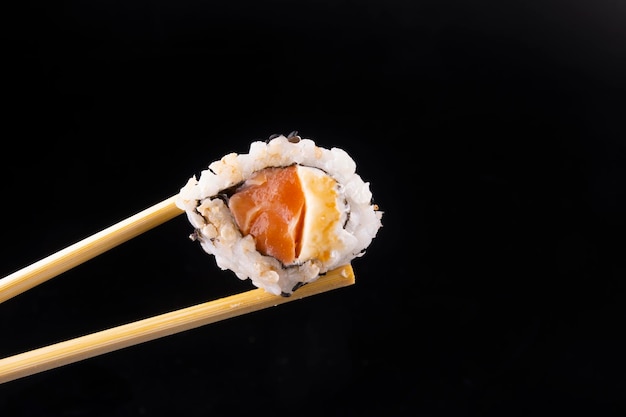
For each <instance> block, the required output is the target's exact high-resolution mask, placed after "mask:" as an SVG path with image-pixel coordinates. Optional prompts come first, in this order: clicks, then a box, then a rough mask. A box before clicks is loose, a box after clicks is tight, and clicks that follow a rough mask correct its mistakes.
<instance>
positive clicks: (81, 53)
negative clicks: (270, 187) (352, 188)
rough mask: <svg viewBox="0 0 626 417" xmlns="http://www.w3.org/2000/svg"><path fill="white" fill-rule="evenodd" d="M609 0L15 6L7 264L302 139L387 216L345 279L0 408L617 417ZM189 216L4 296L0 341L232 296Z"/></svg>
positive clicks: (238, 284)
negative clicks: (351, 163) (353, 166)
mask: <svg viewBox="0 0 626 417" xmlns="http://www.w3.org/2000/svg"><path fill="white" fill-rule="evenodd" d="M625 19H626V7H625V6H624V5H623V4H621V3H620V2H609V1H596V2H580V1H557V0H549V1H541V2H540V1H537V2H526V1H512V2H499V1H485V0H481V1H477V2H476V1H475V2H463V1H457V0H448V1H430V0H429V1H413V2H406V1H380V0H379V1H362V2H349V1H335V2H315V1H301V2H289V1H266V2H244V1H230V2H201V1H188V0H183V1H177V2H173V1H170V2H168V1H164V0H156V1H134V0H133V1H125V2H122V1H117V2H115V1H102V0H98V1H89V2H77V1H74V2H72V1H68V2H62V3H59V2H41V1H35V0H33V1H25V2H19V3H17V4H15V5H12V6H5V12H3V16H2V21H3V22H2V26H1V27H2V29H0V30H1V31H2V41H3V44H2V62H3V64H2V67H3V70H4V76H3V88H2V99H3V102H4V110H3V112H2V132H3V134H2V135H3V137H4V144H5V146H4V147H3V151H2V155H3V156H4V160H5V163H4V164H2V166H1V168H0V175H1V178H2V187H3V193H2V194H3V205H2V206H3V207H2V210H3V211H2V213H3V217H2V224H3V225H4V227H3V231H2V233H3V238H4V245H3V251H2V257H1V262H0V273H1V275H2V276H5V275H8V274H9V273H11V272H14V271H15V270H18V269H19V268H21V267H24V266H26V265H28V264H30V263H32V262H34V261H36V260H38V259H40V258H42V257H44V256H46V255H48V254H50V253H53V252H55V251H57V250H60V249H62V248H63V247H65V246H67V245H69V244H71V243H74V242H76V241H78V240H80V239H82V238H84V237H87V236H89V235H91V234H93V233H95V232H97V231H99V230H101V229H103V228H105V227H107V226H109V225H111V224H114V223H116V222H117V221H120V220H122V219H124V218H126V217H128V216H130V215H132V214H134V213H136V212H138V211H140V210H142V209H144V208H146V207H149V206H151V205H153V204H155V203H157V202H159V201H161V200H163V199H165V198H167V197H169V196H170V195H173V194H175V193H176V192H177V191H178V190H179V188H180V187H181V186H182V185H184V183H185V182H186V180H187V179H188V178H189V177H191V176H192V175H194V174H197V173H198V172H199V171H201V170H202V169H205V168H206V167H207V166H208V164H209V163H210V162H211V161H213V160H216V159H219V158H221V156H223V155H224V154H226V153H229V152H240V153H245V152H247V150H248V146H249V144H250V142H251V141H253V140H264V139H266V138H267V137H268V136H270V135H271V134H274V133H284V134H287V133H289V132H291V131H293V130H297V131H298V132H299V133H300V135H302V136H303V137H307V138H311V139H313V140H315V141H316V142H317V143H318V145H320V146H324V147H332V146H338V147H341V148H343V149H344V150H346V151H347V152H348V153H349V154H350V155H352V156H353V158H354V159H355V160H356V161H357V171H358V172H359V173H360V174H361V176H362V177H363V179H364V180H365V181H368V182H370V184H371V189H372V191H373V193H374V200H375V202H376V203H377V204H378V205H379V206H380V207H381V209H382V210H383V211H384V217H383V228H382V229H381V230H380V232H379V234H378V236H377V237H376V239H375V240H374V242H373V243H372V245H371V246H370V247H369V248H368V251H367V253H366V255H365V256H364V257H363V258H359V259H357V260H355V261H354V262H353V267H354V270H355V274H356V278H357V282H356V284H355V285H354V286H351V287H348V288H343V289H339V290H336V291H332V292H328V293H324V294H320V295H317V296H315V297H312V298H307V299H304V300H299V301H297V302H293V303H288V304H285V305H282V306H278V307H276V308H271V309H267V310H263V311H260V312H256V313H252V314H249V315H245V316H241V317H238V318H233V319H229V320H226V321H223V322H219V323H215V324H212V325H208V326H205V327H201V328H198V329H194V330H190V331H187V332H183V333H179V334H176V335H173V336H168V337H165V338H161V339H157V340H154V341H151V342H146V343H144V344H141V345H136V346H133V347H129V348H126V349H122V350H119V351H115V352H112V353H109V354H106V355H101V356H98V357H95V358H92V359H88V360H85V361H81V362H78V363H75V364H71V365H67V366H64V367H61V368H57V369H53V370H50V371H47V372H43V373H39V374H36V375H33V376H29V377H25V378H21V379H19V380H15V381H12V382H8V383H5V384H3V385H1V386H0V415H1V416H3V417H14V416H171V415H182V416H239V415H267V416H283V415H285V416H286V415H290V416H293V415H296V416H319V415H326V416H347V415H355V416H356V415H358V416H383V415H384V416H552V415H561V414H562V415H570V416H571V415H593V416H620V415H626V359H624V357H625V352H626V336H625V335H626V297H625V296H626V262H625V260H624V259H625V257H624V254H625V249H626V247H625V246H626V243H625V242H624V232H625V231H626V224H625V221H624V218H625V212H626V183H625V181H626V165H624V164H625V163H626V136H625V135H624V133H625V129H624V127H623V126H624V123H625V121H626V118H625V116H626V113H625V111H626V106H625V102H624V99H625V98H626V95H625V93H626V90H625V88H626V81H625V80H626V77H625V76H624V74H626V25H624V22H625V21H626V20H625ZM190 232H191V227H190V225H189V224H188V223H187V220H186V218H185V217H184V216H179V217H177V218H176V219H174V220H172V221H170V222H167V223H166V224H163V225H161V226H159V227H157V228H155V229H153V230H151V231H149V232H147V233H145V234H143V235H141V236H139V237H137V238H135V239H133V240H131V241H129V242H126V243H124V244H122V245H121V246H119V247H117V248H115V249H112V250H110V251H108V252H107V253H105V254H103V255H101V256H99V257H97V258H94V259H92V260H90V261H88V262H87V263H85V264H82V265H80V266H78V267H76V268H74V269H72V270H71V271H68V272H67V273H64V274H62V275H60V276H58V277H56V278H54V279H52V280H50V281H48V282H46V283H44V284H41V285H39V286H37V287H36V288H33V289H31V290H29V291H27V292H25V293H23V294H21V295H19V296H17V297H15V298H12V299H10V300H8V301H6V302H4V303H3V304H1V305H0V356H3V357H4V356H10V355H13V354H17V353H19V352H22V351H26V350H30V349H33V348H36V347H40V346H44V345H47V344H51V343H54V342H57V341H61V340H65V339H69V338H73V337H77V336H80V335H83V334H86V333H90V332H94V331H97V330H101V329H104V328H107V327H112V326H116V325H119V324H123V323H126V322H130V321H134V320H138V319H141V318H145V317H149V316H152V315H155V314H160V313H164V312H167V311H171V310H175V309H178V308H182V307H186V306H189V305H193V304H196V303H200V302H204V301H208V300H212V299H216V298H219V297H222V296H225V295H229V294H233V293H237V292H241V291H245V290H247V289H250V288H251V286H250V284H249V282H245V281H244V282H242V281H239V280H238V279H237V278H236V277H234V275H232V274H231V273H230V272H229V271H221V270H219V269H218V268H217V267H216V266H215V263H214V260H213V259H212V258H211V257H210V256H208V255H206V254H205V253H204V252H202V250H201V249H200V247H199V246H198V245H196V244H195V243H194V242H191V241H190V240H189V239H188V235H189V233H190Z"/></svg>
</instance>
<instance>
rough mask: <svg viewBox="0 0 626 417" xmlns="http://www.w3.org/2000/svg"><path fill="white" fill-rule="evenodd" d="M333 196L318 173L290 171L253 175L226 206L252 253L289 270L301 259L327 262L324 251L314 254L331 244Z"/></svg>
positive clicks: (335, 214) (331, 185)
mask: <svg viewBox="0 0 626 417" xmlns="http://www.w3.org/2000/svg"><path fill="white" fill-rule="evenodd" d="M336 196H337V191H336V182H335V181H334V180H333V179H332V178H330V177H329V176H328V175H326V174H325V173H323V171H321V170H318V169H316V168H309V167H301V166H298V165H291V166H289V167H281V168H274V167H273V168H265V169H263V170H261V171H258V172H257V173H255V174H254V175H253V176H252V177H250V178H249V179H248V180H246V182H245V183H244V184H243V185H242V186H241V187H240V188H239V189H237V190H236V192H235V193H234V194H233V195H232V196H231V197H230V199H229V203H228V205H229V208H230V211H231V213H232V214H233V216H234V218H235V222H236V223H237V226H238V227H239V229H240V230H241V233H242V234H243V235H244V236H245V235H252V237H253V238H254V240H255V242H256V249H257V250H258V251H259V252H261V253H262V254H264V255H269V256H273V257H274V258H276V259H278V260H279V261H281V262H282V263H283V264H285V265H288V264H292V263H294V261H297V260H298V259H299V257H300V256H301V255H306V256H307V257H318V258H328V256H329V255H330V254H329V253H328V249H326V250H324V251H317V250H316V248H318V247H321V246H322V245H321V244H322V243H323V242H322V241H325V242H326V243H328V242H329V241H332V240H333V239H332V237H331V236H330V235H332V232H333V231H334V227H335V225H336V224H337V222H339V217H340V214H339V211H338V210H337V207H336ZM307 207H308V208H307ZM307 211H309V213H307ZM307 215H310V216H313V217H314V218H310V219H306V216H307ZM321 260H324V259H321Z"/></svg>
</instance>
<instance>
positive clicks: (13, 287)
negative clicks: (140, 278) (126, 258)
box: [0, 195, 184, 303]
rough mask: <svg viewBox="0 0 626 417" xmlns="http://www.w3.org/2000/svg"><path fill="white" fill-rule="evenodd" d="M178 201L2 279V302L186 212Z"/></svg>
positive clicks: (169, 201)
mask: <svg viewBox="0 0 626 417" xmlns="http://www.w3.org/2000/svg"><path fill="white" fill-rule="evenodd" d="M175 199H176V196H175V195H174V196H172V197H170V198H168V199H166V200H163V201H162V202H160V203H157V204H155V205H153V206H152V207H149V208H147V209H145V210H143V211H141V212H139V213H137V214H135V215H134V216H131V217H128V218H127V219H125V220H122V221H121V222H119V223H116V224H114V225H113V226H110V227H108V228H106V229H104V230H102V231H101V232H98V233H96V234H94V235H91V236H89V237H87V238H85V239H83V240H81V241H79V242H77V243H75V244H73V245H71V246H68V247H67V248H65V249H62V250H60V251H58V252H55V253H54V254H52V255H50V256H48V257H46V258H43V259H41V260H40V261H37V262H35V263H33V264H31V265H29V266H27V267H25V268H23V269H20V270H19V271H16V272H14V273H12V274H10V275H7V276H6V277H4V278H2V279H0V303H2V302H4V301H6V300H8V299H10V298H12V297H15V296H16V295H18V294H21V293H23V292H24V291H27V290H29V289H31V288H33V287H35V286H37V285H39V284H41V283H43V282H45V281H47V280H49V279H50V278H53V277H55V276H57V275H59V274H61V273H63V272H65V271H67V270H69V269H71V268H74V267H75V266H77V265H80V264H81V263H83V262H85V261H87V260H89V259H91V258H94V257H96V256H98V255H100V254H102V253H104V252H106V251H108V250H109V249H112V248H113V247H115V246H117V245H119V244H120V243H123V242H126V241H127V240H130V239H132V238H133V237H136V236H138V235H140V234H142V233H144V232H146V231H148V230H150V229H152V228H154V227H156V226H158V225H160V224H162V223H165V222H166V221H168V220H171V219H173V218H174V217H176V216H178V215H179V214H182V213H184V212H183V211H182V210H181V209H179V208H178V207H177V206H176V204H175Z"/></svg>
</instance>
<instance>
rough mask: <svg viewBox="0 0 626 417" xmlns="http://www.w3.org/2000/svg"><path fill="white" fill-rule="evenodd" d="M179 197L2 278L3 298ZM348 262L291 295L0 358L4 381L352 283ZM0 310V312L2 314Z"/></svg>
mask: <svg viewBox="0 0 626 417" xmlns="http://www.w3.org/2000/svg"><path fill="white" fill-rule="evenodd" d="M175 199H176V196H172V197H170V198H168V199H166V200H163V201H162V202H160V203H158V204H155V205H154V206H152V207H149V208H147V209H145V210H143V211H141V212H139V213H137V214H135V215H134V216H131V217H128V218H127V219H125V220H122V221H121V222H119V223H116V224H114V225H113V226H110V227H108V228H106V229H104V230H102V231H100V232H98V233H96V234H94V235H91V236H89V237H87V238H85V239H83V240H81V241H79V242H77V243H75V244H73V245H70V246H68V247H67V248H65V249H63V250H60V251H58V252H56V253H54V254H52V255H50V256H48V257H46V258H43V259H41V260H40V261H37V262H35V263H33V264H31V265H29V266H27V267H25V268H23V269H21V270H18V271H16V272H14V273H12V274H10V275H8V276H6V277H4V278H2V279H0V303H2V302H4V301H6V300H8V299H10V298H13V297H15V296H17V295H19V294H21V293H23V292H25V291H27V290H29V289H31V288H33V287H35V286H37V285H39V284H41V283H43V282H45V281H47V280H49V279H51V278H53V277H55V276H57V275H59V274H61V273H63V272H65V271H68V270H69V269H71V268H74V267H75V266H77V265H79V264H81V263H83V262H85V261H87V260H89V259H92V258H94V257H96V256H98V255H100V254H102V253H104V252H106V251H108V250H110V249H112V248H113V247H115V246H117V245H119V244H121V243H123V242H126V241H127V240H130V239H132V238H134V237H136V236H138V235H140V234H142V233H144V232H146V231H148V230H150V229H152V228H154V227H156V226H158V225H160V224H162V223H165V222H167V221H168V220H171V219H173V218H174V217H176V216H178V215H180V214H182V213H183V211H182V210H180V209H179V208H178V207H177V206H176V204H175ZM354 282H355V281H354V272H353V270H352V266H351V265H350V264H348V265H345V266H343V267H340V268H337V269H335V270H333V271H330V272H328V273H327V274H326V275H324V277H322V278H320V279H318V280H317V281H315V282H312V283H309V284H307V285H305V286H303V287H301V288H299V289H298V290H297V291H296V292H295V293H294V294H293V295H292V296H290V297H281V296H276V295H273V294H270V293H268V292H266V291H265V290H263V289H253V290H249V291H246V292H243V293H240V294H235V295H231V296H228V297H224V298H220V299H217V300H213V301H208V302H205V303H202V304H198V305H194V306H191V307H187V308H183V309H180V310H176V311H172V312H169V313H164V314H161V315H157V316H154V317H150V318H147V319H143V320H139V321H136V322H132V323H128V324H124V325H121V326H118V327H113V328H109V329H106V330H102V331H99V332H95V333H91V334H88V335H85V336H82V337H78V338H75V339H70V340H66V341H63V342H59V343H56V344H52V345H48V346H44V347H42V348H39V349H34V350H31V351H27V352H24V353H20V354H17V355H14V356H9V357H6V358H3V359H0V384H1V383H4V382H8V381H12V380H15V379H18V378H22V377H26V376H29V375H33V374H35V373H39V372H43V371H47V370H50V369H53V368H57V367H60V366H64V365H67V364H70V363H74V362H78V361H81V360H84V359H88V358H91V357H94V356H97V355H102V354H104V353H108V352H112V351H114V350H119V349H122V348H126V347H129V346H132V345H136V344H139V343H143V342H147V341H150V340H154V339H157V338H160V337H164V336H168V335H172V334H175V333H179V332H182V331H185V330H189V329H193V328H196V327H200V326H203V325H206V324H210V323H215V322H217V321H220V320H225V319H228V318H232V317H236V316H240V315H242V314H246V313H251V312H254V311H258V310H262V309H264V308H268V307H272V306H277V305H279V304H283V303H286V302H289V301H295V300H299V299H302V298H304V297H308V296H311V295H316V294H320V293H322V292H326V291H330V290H333V289H336V288H341V287H346V286H348V285H351V284H354ZM0 314H1V313H0Z"/></svg>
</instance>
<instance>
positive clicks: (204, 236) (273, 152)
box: [176, 135, 382, 296]
mask: <svg viewBox="0 0 626 417" xmlns="http://www.w3.org/2000/svg"><path fill="white" fill-rule="evenodd" d="M294 163H295V164H299V165H303V166H309V167H314V168H318V169H321V170H323V171H325V172H326V173H327V174H328V175H329V176H331V177H332V178H334V179H335V180H336V181H337V183H338V185H339V186H338V187H339V190H338V191H339V193H340V195H341V197H342V199H343V200H345V207H346V209H345V210H346V212H345V213H343V214H342V215H343V216H344V220H345V221H342V223H341V224H343V225H344V227H343V229H342V230H339V231H338V237H339V241H340V245H339V249H338V250H337V249H336V248H333V250H332V251H331V256H330V258H329V259H327V260H324V261H321V260H319V259H309V260H303V261H302V262H300V263H298V264H296V265H288V266H284V265H282V264H281V262H280V261H278V260H277V259H276V258H274V257H271V256H266V255H263V254H261V253H260V252H258V251H257V250H256V247H255V242H254V239H253V237H252V236H251V235H247V236H243V235H242V233H241V232H240V231H239V228H238V226H237V223H236V222H235V220H234V218H233V216H232V214H231V212H230V210H229V208H228V206H227V205H226V203H225V202H224V200H223V198H222V197H220V196H218V195H219V194H220V193H221V192H223V191H224V190H226V189H228V188H230V187H233V186H235V185H237V184H240V183H241V182H243V181H244V180H246V179H247V178H249V177H250V176H251V175H252V174H253V173H255V172H257V171H259V170H262V169H264V168H268V167H284V166H289V165H292V164H294ZM176 205H177V206H178V207H179V208H181V209H182V210H184V211H185V212H186V214H187V217H188V219H189V221H190V223H191V225H192V226H193V227H194V229H195V233H193V234H192V235H191V236H190V238H192V239H197V240H198V241H199V242H200V244H201V246H202V248H203V249H204V251H206V252H207V253H209V254H212V255H214V256H215V261H216V263H217V265H218V266H219V267H220V268H221V269H223V270H226V269H228V270H231V271H233V272H234V273H235V274H236V275H237V277H239V278H240V279H242V280H245V279H250V280H251V282H252V283H253V284H254V285H255V286H256V287H258V288H263V289H265V290H266V291H268V292H269V293H272V294H275V295H284V296H288V295H290V294H292V293H293V291H294V290H295V289H296V288H297V287H298V286H300V285H302V284H304V283H308V282H312V281H315V280H316V279H317V278H318V277H319V276H320V275H321V274H324V273H326V272H327V271H329V270H332V269H334V268H337V267H339V266H342V265H345V264H348V263H349V262H350V261H351V260H352V259H354V258H356V257H359V256H362V255H363V254H364V252H365V249H366V248H367V247H368V246H369V245H370V243H371V241H372V239H373V238H374V237H375V236H376V234H377V232H378V229H379V228H380V227H381V226H382V224H381V218H382V212H381V211H379V210H378V207H377V206H376V205H374V204H373V203H372V193H371V192H370V188H369V183H367V182H364V181H363V180H362V179H361V177H360V176H359V175H358V174H357V173H356V163H355V162H354V160H353V159H352V158H351V157H350V156H349V155H348V154H347V153H346V152H345V151H343V150H342V149H339V148H332V149H325V148H322V147H319V146H316V145H315V143H314V142H313V141H312V140H310V139H301V140H299V141H294V142H292V141H290V140H289V139H288V138H287V137H285V136H283V135H281V136H278V137H276V138H274V139H271V140H269V141H267V142H263V141H257V142H253V143H252V144H251V145H250V150H249V153H247V154H236V153H230V154H228V155H226V156H224V157H223V158H222V159H220V160H219V161H215V162H213V163H211V164H210V165H209V167H208V169H207V170H204V171H202V172H201V174H200V178H199V179H196V177H195V176H194V177H192V178H190V179H189V180H188V182H187V184H186V185H185V186H184V187H182V188H181V190H180V193H179V194H178V196H177V200H176ZM344 223H345V224H344Z"/></svg>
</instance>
